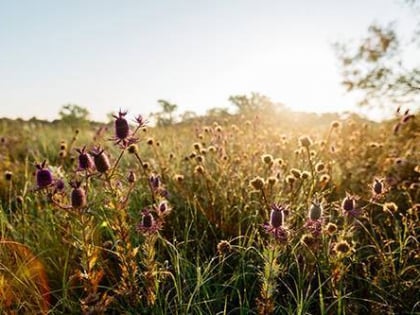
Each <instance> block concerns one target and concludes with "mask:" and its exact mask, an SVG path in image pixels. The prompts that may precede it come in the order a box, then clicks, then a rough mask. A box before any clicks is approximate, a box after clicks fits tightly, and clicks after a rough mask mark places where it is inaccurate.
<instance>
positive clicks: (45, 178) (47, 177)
mask: <svg viewBox="0 0 420 315" xmlns="http://www.w3.org/2000/svg"><path fill="white" fill-rule="evenodd" d="M46 163H47V162H46V161H43V162H42V163H41V164H36V165H35V166H36V168H37V171H36V184H37V186H38V188H46V187H48V186H50V185H51V184H52V183H53V176H52V174H51V171H50V170H49V169H48V168H46V167H45V166H46Z"/></svg>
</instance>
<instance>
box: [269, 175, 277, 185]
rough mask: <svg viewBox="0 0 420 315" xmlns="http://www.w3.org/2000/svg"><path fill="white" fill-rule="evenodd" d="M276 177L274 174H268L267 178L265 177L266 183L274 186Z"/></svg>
mask: <svg viewBox="0 0 420 315" xmlns="http://www.w3.org/2000/svg"><path fill="white" fill-rule="evenodd" d="M277 181H278V179H277V177H276V176H270V177H269V178H267V183H268V185H270V186H274V185H275V184H276V183H277Z"/></svg>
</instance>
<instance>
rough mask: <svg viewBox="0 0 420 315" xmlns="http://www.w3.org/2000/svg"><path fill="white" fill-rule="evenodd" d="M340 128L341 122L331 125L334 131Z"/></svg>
mask: <svg viewBox="0 0 420 315" xmlns="http://www.w3.org/2000/svg"><path fill="white" fill-rule="evenodd" d="M338 127H340V122H339V121H337V120H335V121H333V122H332V123H331V128H332V129H336V128H338Z"/></svg>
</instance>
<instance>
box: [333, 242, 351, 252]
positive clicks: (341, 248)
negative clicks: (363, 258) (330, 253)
mask: <svg viewBox="0 0 420 315" xmlns="http://www.w3.org/2000/svg"><path fill="white" fill-rule="evenodd" d="M351 249H352V248H351V246H350V244H349V243H348V242H347V241H345V240H344V241H340V242H337V243H336V244H335V245H334V251H335V252H336V253H337V254H339V255H346V254H348V253H349V252H350V251H351Z"/></svg>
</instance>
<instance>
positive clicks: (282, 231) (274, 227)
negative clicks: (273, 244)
mask: <svg viewBox="0 0 420 315" xmlns="http://www.w3.org/2000/svg"><path fill="white" fill-rule="evenodd" d="M287 212H288V210H287V209H286V208H285V207H283V206H281V205H277V204H273V205H271V212H270V221H269V223H268V224H264V229H265V230H266V231H267V232H268V233H270V234H272V235H273V236H274V238H275V239H276V240H277V241H279V242H285V241H286V240H287V234H288V233H287V230H286V228H285V227H284V218H285V215H286V213H287Z"/></svg>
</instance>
